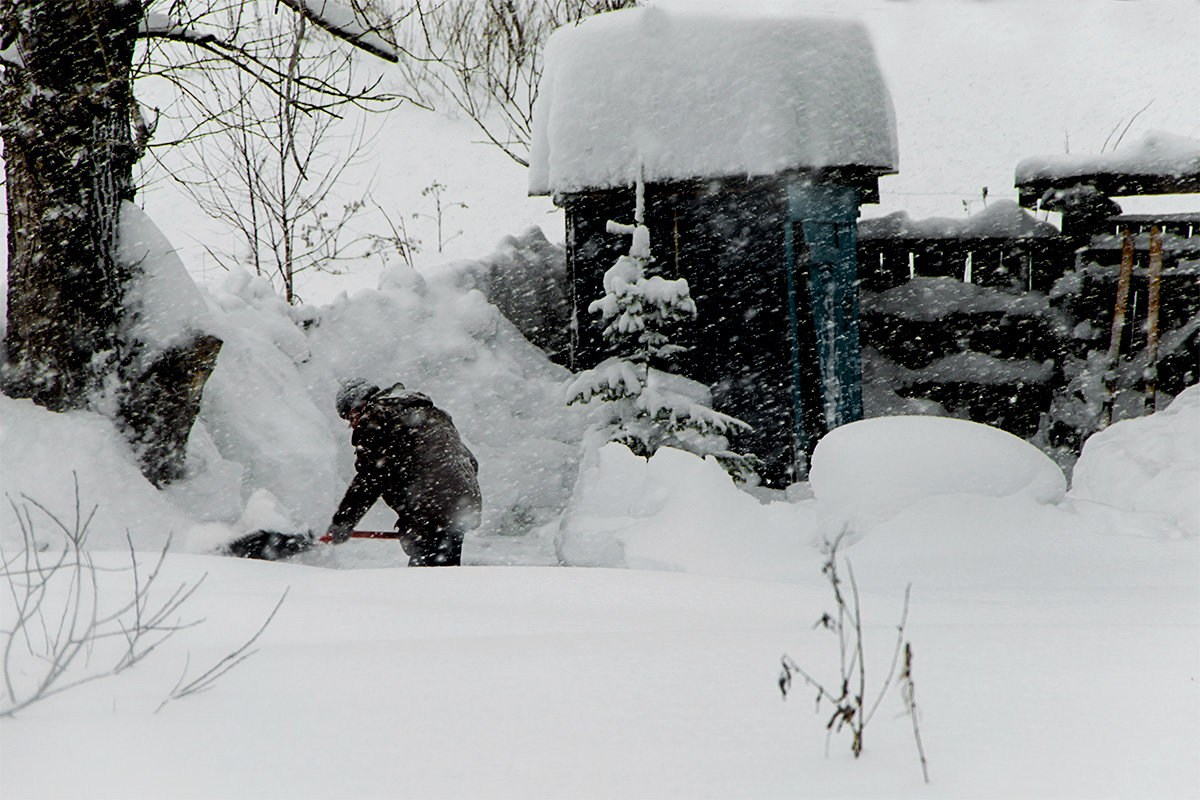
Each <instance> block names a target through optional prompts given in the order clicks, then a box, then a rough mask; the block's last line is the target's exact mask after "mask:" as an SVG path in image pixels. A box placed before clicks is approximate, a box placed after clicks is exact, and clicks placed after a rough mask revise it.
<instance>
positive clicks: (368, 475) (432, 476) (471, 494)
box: [331, 387, 482, 538]
mask: <svg viewBox="0 0 1200 800" xmlns="http://www.w3.org/2000/svg"><path fill="white" fill-rule="evenodd" d="M351 442H352V443H353V444H354V448H355V450H356V459H355V470H356V474H355V476H354V480H353V481H352V482H351V483H350V487H349V488H348V489H347V490H346V495H345V497H344V498H343V499H342V503H341V505H340V506H339V507H338V510H337V513H336V514H334V517H333V524H332V526H331V529H333V528H339V529H341V530H345V531H348V530H349V529H351V528H353V527H354V526H355V525H356V524H358V521H359V520H360V519H362V517H363V515H364V514H366V513H367V511H368V510H370V508H371V506H372V505H373V504H374V503H375V501H376V500H377V499H379V498H380V497H382V498H383V501H384V502H385V503H387V504H388V505H389V506H390V507H391V508H392V510H393V511H395V512H396V513H397V514H398V515H399V520H398V522H397V523H396V527H397V528H398V529H399V530H400V531H401V532H402V533H408V534H410V535H413V536H416V537H430V536H437V535H438V534H439V533H441V532H444V531H448V530H454V531H456V532H457V533H458V535H459V537H460V538H461V534H462V533H463V532H465V531H468V530H471V529H473V528H476V527H478V525H479V518H480V512H481V508H482V499H481V496H480V493H479V480H478V477H477V476H478V472H479V462H478V461H476V460H475V456H474V455H473V454H472V453H471V451H470V450H468V449H467V446H466V445H465V444H463V441H462V439H461V438H459V435H458V430H457V429H456V428H455V427H454V423H453V422H452V421H451V419H450V415H449V414H447V413H446V412H445V411H442V410H441V409H440V408H437V407H436V406H435V405H434V404H433V401H432V400H430V399H429V397H427V396H426V395H424V394H421V393H420V392H411V391H407V390H404V389H403V388H398V387H393V388H392V389H388V390H385V391H383V392H380V393H379V394H377V395H375V396H374V397H372V398H371V400H370V401H368V403H367V405H366V408H365V409H364V410H363V412H362V416H361V417H359V419H358V422H357V424H356V425H355V426H354V433H353V435H352V436H351Z"/></svg>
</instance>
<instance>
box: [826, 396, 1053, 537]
mask: <svg viewBox="0 0 1200 800" xmlns="http://www.w3.org/2000/svg"><path fill="white" fill-rule="evenodd" d="M809 478H810V481H811V483H812V488H813V493H814V494H815V495H816V497H817V500H818V501H819V502H820V503H821V504H822V506H823V507H824V509H825V510H826V511H827V512H828V513H830V514H832V515H834V516H837V517H839V518H844V519H846V520H855V519H869V518H872V517H878V516H880V515H885V516H886V515H891V514H894V513H895V512H896V511H897V510H899V509H900V508H903V507H905V506H907V505H910V504H912V503H916V502H920V501H921V500H924V499H926V498H929V497H935V496H939V495H972V496H976V497H1012V496H1020V497H1025V498H1028V499H1029V500H1032V501H1034V502H1038V503H1052V502H1056V501H1058V500H1061V499H1062V497H1063V493H1064V492H1065V491H1066V488H1067V484H1066V479H1065V478H1064V477H1063V474H1062V471H1061V470H1060V469H1059V468H1058V466H1056V465H1055V463H1054V462H1053V461H1051V460H1050V459H1049V458H1048V457H1047V456H1046V455H1045V454H1044V453H1042V452H1041V451H1040V450H1038V449H1037V448H1036V447H1034V446H1033V445H1031V444H1029V443H1028V442H1026V441H1024V440H1022V439H1019V438H1017V437H1016V436H1013V435H1012V434H1011V433H1006V432H1005V431H1002V430H1000V429H998V428H992V427H990V426H988V425H981V424H979V423H977V422H968V421H967V420H961V419H952V418H948V417H930V416H912V417H881V418H877V419H867V420H861V421H859V422H853V423H851V424H849V425H843V426H842V427H840V428H836V429H834V430H833V431H830V433H829V434H827V435H826V436H825V437H824V438H823V439H821V441H820V442H819V443H818V444H817V448H816V451H815V452H814V453H813V459H812V469H811V472H810V475H809Z"/></svg>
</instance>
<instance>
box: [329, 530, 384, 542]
mask: <svg viewBox="0 0 1200 800" xmlns="http://www.w3.org/2000/svg"><path fill="white" fill-rule="evenodd" d="M350 538H351V539H399V538H400V533H399V532H398V531H351V532H350ZM317 541H320V542H325V543H326V544H329V543H330V542H332V541H333V537H332V536H330V535H329V534H328V533H327V534H325V535H324V536H322V537H321V538H320V539H318V540H317Z"/></svg>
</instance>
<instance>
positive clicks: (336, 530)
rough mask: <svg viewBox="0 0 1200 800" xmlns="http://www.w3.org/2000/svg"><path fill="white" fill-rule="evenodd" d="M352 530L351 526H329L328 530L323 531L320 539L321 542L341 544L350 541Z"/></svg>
mask: <svg viewBox="0 0 1200 800" xmlns="http://www.w3.org/2000/svg"><path fill="white" fill-rule="evenodd" d="M353 530H354V526H353V525H330V526H329V530H327V531H325V535H324V536H322V537H321V541H322V542H332V543H333V544H341V543H342V542H345V541H348V540H349V539H350V532H351V531H353Z"/></svg>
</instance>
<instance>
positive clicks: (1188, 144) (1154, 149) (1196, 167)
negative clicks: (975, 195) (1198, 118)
mask: <svg viewBox="0 0 1200 800" xmlns="http://www.w3.org/2000/svg"><path fill="white" fill-rule="evenodd" d="M1096 174H1128V175H1170V176H1174V177H1182V176H1184V175H1200V140H1198V139H1192V138H1189V137H1187V136H1179V135H1177V134H1173V133H1166V132H1164V131H1150V132H1149V133H1147V134H1146V135H1145V136H1143V137H1142V138H1141V139H1138V140H1136V141H1133V142H1130V143H1129V144H1127V145H1125V146H1124V147H1118V148H1116V149H1115V150H1113V151H1111V152H1108V153H1102V154H1100V155H1047V156H1032V157H1030V158H1026V159H1022V160H1021V162H1020V163H1019V164H1017V175H1016V181H1015V182H1016V183H1017V184H1022V183H1031V182H1033V181H1039V180H1062V179H1066V178H1074V177H1077V176H1085V175H1096Z"/></svg>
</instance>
